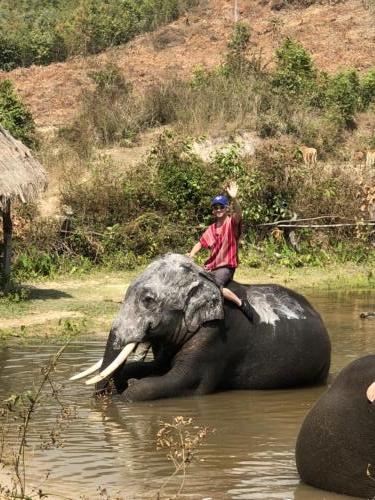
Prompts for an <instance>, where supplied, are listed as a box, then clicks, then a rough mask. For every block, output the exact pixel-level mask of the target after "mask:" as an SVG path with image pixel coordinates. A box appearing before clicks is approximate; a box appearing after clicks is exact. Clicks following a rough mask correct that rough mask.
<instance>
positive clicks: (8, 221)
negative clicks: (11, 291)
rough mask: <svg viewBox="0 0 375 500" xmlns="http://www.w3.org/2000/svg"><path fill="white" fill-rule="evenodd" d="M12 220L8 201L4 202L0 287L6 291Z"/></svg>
mask: <svg viewBox="0 0 375 500" xmlns="http://www.w3.org/2000/svg"><path fill="white" fill-rule="evenodd" d="M12 231H13V225H12V218H11V215H10V200H6V201H5V203H4V205H3V233H4V246H3V273H2V287H3V289H4V290H5V291H7V289H8V287H9V282H10V263H11V256H12Z"/></svg>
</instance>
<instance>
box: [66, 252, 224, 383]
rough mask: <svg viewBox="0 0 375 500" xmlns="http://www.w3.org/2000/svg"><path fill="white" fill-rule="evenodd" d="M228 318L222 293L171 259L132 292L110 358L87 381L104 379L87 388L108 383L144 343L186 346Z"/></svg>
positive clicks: (188, 265)
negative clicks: (205, 328) (210, 324)
mask: <svg viewBox="0 0 375 500" xmlns="http://www.w3.org/2000/svg"><path fill="white" fill-rule="evenodd" d="M223 317H224V310H223V299H222V294H221V292H220V289H219V287H218V286H217V285H216V283H215V281H214V280H213V279H212V278H211V276H210V275H209V273H206V272H205V271H204V270H203V269H202V268H200V267H199V266H197V265H196V264H194V262H192V260H191V259H190V258H188V257H185V256H183V255H179V254H167V255H165V256H163V257H161V258H159V259H157V260H156V261H154V262H152V263H151V264H150V265H149V266H148V267H147V268H146V269H145V271H144V272H143V273H142V274H141V275H140V276H139V277H138V278H137V279H136V280H135V281H134V282H133V283H132V284H131V285H130V286H129V288H128V290H127V292H126V295H125V298H124V300H123V303H122V305H121V308H120V311H119V313H118V315H117V317H116V318H115V320H114V322H113V324H112V327H111V330H110V333H109V337H108V340H107V345H106V349H105V353H104V358H103V361H102V362H101V361H99V362H98V363H96V364H95V365H93V367H91V368H90V369H88V370H86V371H85V372H83V373H81V374H79V375H76V376H74V377H72V378H73V379H77V378H81V377H84V376H86V375H88V374H89V373H92V372H94V371H95V370H96V369H98V367H99V366H98V365H100V373H99V375H97V376H96V377H93V378H92V379H90V380H88V381H87V382H86V383H95V382H99V381H100V380H103V379H104V378H106V377H108V376H109V375H110V374H111V373H113V371H114V370H116V368H118V367H119V366H120V365H121V364H122V363H124V361H125V360H126V358H127V357H128V356H129V354H130V353H131V352H132V350H133V349H134V348H135V347H136V345H137V344H139V343H145V342H149V343H151V344H152V343H153V341H158V340H159V339H161V338H163V343H165V344H167V345H168V344H170V345H174V346H177V347H178V346H179V345H182V344H183V343H184V342H185V341H186V340H187V339H188V338H190V337H191V336H192V335H193V334H194V332H196V331H197V330H198V328H199V327H200V326H201V325H202V324H203V323H206V322H208V321H213V320H218V319H222V318H223Z"/></svg>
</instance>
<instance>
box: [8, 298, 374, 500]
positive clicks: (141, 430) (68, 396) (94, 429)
mask: <svg viewBox="0 0 375 500" xmlns="http://www.w3.org/2000/svg"><path fill="white" fill-rule="evenodd" d="M309 299H310V300H311V301H312V303H313V304H314V305H315V307H316V308H317V309H318V310H319V311H320V312H321V314H322V316H323V318H324V320H325V322H326V325H327V327H328V329H329V332H330V335H331V339H332V345H333V356H332V367H331V377H333V376H335V374H337V373H338V371H339V370H340V369H341V368H342V367H344V366H345V365H346V364H348V363H349V362H350V361H352V360H353V359H355V358H357V357H360V356H362V355H365V354H369V353H374V350H375V349H374V346H375V320H361V319H359V314H360V312H361V311H370V310H372V311H374V310H375V293H374V292H353V293H328V292H327V293H324V294H319V295H311V294H310V295H309ZM56 351H57V346H51V345H49V346H46V347H41V346H17V347H8V348H3V347H0V376H1V386H0V399H3V398H4V397H6V396H7V395H9V394H10V393H14V392H17V391H22V390H25V389H26V388H28V387H29V383H30V380H31V378H32V376H33V374H37V373H38V370H39V368H40V366H41V365H42V364H43V363H44V362H45V361H46V360H47V359H48V357H49V355H50V354H52V353H55V352H56ZM102 352H103V342H101V341H100V342H98V341H89V340H88V341H86V342H82V343H80V344H78V343H76V344H75V345H72V346H70V347H69V349H68V350H67V351H66V352H65V354H64V356H63V359H62V361H61V363H60V366H59V372H58V374H57V375H58V379H59V380H60V381H64V380H66V379H67V378H68V377H69V376H70V375H71V374H72V373H75V372H76V371H77V370H79V368H78V367H80V366H87V365H89V364H90V363H93V362H94V361H96V360H97V359H98V358H99V357H100V356H101V355H102ZM323 390H324V388H323V387H315V388H306V389H298V390H283V391H242V392H240V391H238V392H229V393H221V394H213V395H209V396H204V397H198V398H188V399H187V398H185V399H173V400H162V401H156V402H151V403H141V404H133V405H130V406H125V405H123V404H121V403H118V402H116V401H112V402H110V403H109V404H108V405H107V406H103V405H98V404H97V403H96V402H95V401H93V400H92V399H91V398H90V396H91V389H90V388H88V387H86V386H85V385H84V384H82V383H80V382H75V383H71V384H69V385H68V386H67V388H66V390H65V401H68V402H70V403H74V404H76V405H77V410H78V418H77V419H75V420H74V421H73V422H72V423H71V424H70V425H69V428H68V430H67V431H66V432H65V446H64V447H63V448H59V449H51V450H46V451H40V450H39V449H38V443H39V441H40V440H39V437H38V436H39V435H40V434H41V433H43V432H44V433H45V432H47V430H48V429H49V428H50V427H51V425H52V426H53V425H54V422H55V417H56V411H57V407H55V406H54V405H48V406H47V407H46V408H44V409H43V411H42V412H40V413H36V414H35V416H34V420H35V422H36V428H35V429H34V431H33V435H32V436H30V440H29V445H30V446H29V449H30V453H29V455H28V467H27V469H28V476H29V479H28V481H29V484H36V485H38V484H40V482H41V481H43V480H44V477H45V475H46V473H47V472H48V471H50V476H49V479H48V481H47V482H45V484H44V486H43V489H44V490H45V491H47V492H48V491H49V492H53V495H52V498H60V497H59V496H58V494H61V495H64V496H65V497H68V498H74V499H78V498H80V497H81V495H85V496H86V498H90V499H94V498H104V496H103V495H102V496H100V492H99V491H98V488H99V487H100V488H106V490H107V494H109V495H110V496H111V498H116V495H117V494H118V493H120V495H121V496H122V498H126V499H133V498H156V492H157V491H158V489H159V488H160V487H161V485H162V484H163V483H164V482H165V480H166V479H167V478H168V477H169V476H170V475H171V473H172V472H173V467H172V465H171V463H170V462H169V461H168V460H167V459H166V456H165V452H163V451H157V450H156V445H155V436H156V433H157V431H158V429H159V421H160V420H167V421H168V420H170V419H171V418H172V417H174V416H176V415H184V416H186V417H193V418H194V420H195V422H196V423H197V424H199V425H208V426H210V427H212V428H215V429H216V432H215V433H214V434H213V435H211V436H210V437H209V438H208V440H207V441H206V442H205V444H204V446H203V447H202V448H201V449H200V453H199V455H198V457H197V460H196V461H195V463H193V464H192V465H191V467H190V469H189V472H188V475H187V477H186V480H185V487H184V490H183V497H184V498H189V499H190V498H191V499H203V498H204V499H226V498H228V499H229V498H231V499H254V500H255V499H267V500H268V499H283V500H284V499H296V500H322V499H327V500H333V499H339V498H341V499H342V498H348V497H343V496H341V495H334V494H330V493H326V492H323V491H320V490H316V489H314V488H310V487H307V486H305V485H302V484H300V482H299V479H298V475H297V472H296V468H295V463H294V446H295V441H296V436H297V433H298V430H299V427H300V425H301V422H302V419H303V417H304V415H305V414H306V412H307V411H308V410H309V408H310V407H311V405H312V404H313V402H314V401H315V400H316V399H317V398H318V396H319V395H320V394H321V393H322V391H323ZM33 448H34V450H33V453H31V451H32V449H33ZM179 485H180V480H179V479H178V480H177V479H176V478H172V479H171V480H170V481H169V482H168V483H167V485H166V487H165V489H164V490H163V496H162V498H166V497H165V496H164V494H165V493H166V494H169V495H172V494H173V493H175V492H176V491H177V490H178V488H179Z"/></svg>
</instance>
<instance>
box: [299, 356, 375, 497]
mask: <svg viewBox="0 0 375 500" xmlns="http://www.w3.org/2000/svg"><path fill="white" fill-rule="evenodd" d="M374 380H375V356H374V355H371V356H366V357H364V358H361V359H359V360H356V361H354V362H353V363H351V364H350V365H348V366H347V367H346V368H345V369H344V370H342V372H341V373H340V374H339V375H338V377H337V379H336V380H335V381H334V383H333V384H332V386H331V388H330V389H329V390H327V391H326V392H325V393H324V394H323V395H322V396H321V398H320V399H319V400H318V401H317V402H316V404H315V405H314V407H313V408H312V409H311V411H310V412H309V414H308V415H307V416H306V418H305V420H304V422H303V424H302V427H301V430H300V433H299V435H298V439H297V445H296V464H297V469H298V472H299V474H300V476H301V478H302V480H303V481H304V482H305V483H307V484H310V485H311V486H315V487H317V488H321V489H326V490H330V491H335V492H337V493H341V494H345V495H352V496H356V497H362V498H373V497H374V496H375V405H374V404H371V403H370V402H369V401H368V400H367V398H366V390H367V387H368V386H369V385H370V384H371V383H372V382H374Z"/></svg>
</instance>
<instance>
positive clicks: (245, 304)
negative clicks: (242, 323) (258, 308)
mask: <svg viewBox="0 0 375 500" xmlns="http://www.w3.org/2000/svg"><path fill="white" fill-rule="evenodd" d="M221 290H222V293H223V296H224V298H225V299H227V300H230V301H231V302H234V303H235V304H236V305H237V306H238V307H239V308H240V309H241V311H242V312H243V313H244V315H245V316H246V317H247V318H248V319H249V320H250V321H253V317H254V315H253V308H252V307H251V305H250V304H249V301H248V300H247V298H246V297H245V298H243V299H242V300H241V299H240V298H239V297H238V296H237V295H236V294H235V293H233V292H232V291H231V290H229V288H222V289H221Z"/></svg>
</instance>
